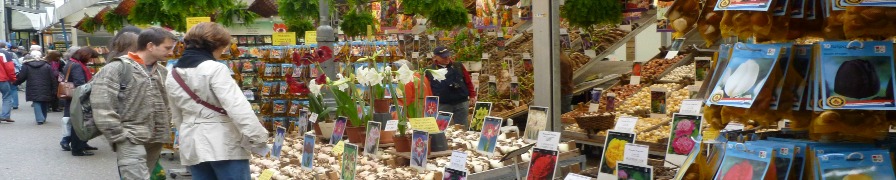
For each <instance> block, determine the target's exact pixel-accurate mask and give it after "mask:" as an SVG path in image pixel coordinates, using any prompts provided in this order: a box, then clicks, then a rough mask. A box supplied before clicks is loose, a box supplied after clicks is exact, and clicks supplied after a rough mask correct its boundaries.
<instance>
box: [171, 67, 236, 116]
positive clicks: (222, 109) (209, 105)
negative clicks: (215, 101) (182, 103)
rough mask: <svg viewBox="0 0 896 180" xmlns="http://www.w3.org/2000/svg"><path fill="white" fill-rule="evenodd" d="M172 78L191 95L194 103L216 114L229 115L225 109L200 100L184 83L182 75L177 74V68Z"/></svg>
mask: <svg viewBox="0 0 896 180" xmlns="http://www.w3.org/2000/svg"><path fill="white" fill-rule="evenodd" d="M171 76H172V77H174V81H177V84H178V85H180V88H181V89H183V90H184V91H185V92H187V95H190V98H191V99H193V101H196V103H199V104H201V105H202V106H205V107H206V108H209V109H211V110H214V111H215V112H218V113H221V114H224V115H227V110H224V108H221V107H218V106H215V105H212V104H209V103H208V102H206V101H203V100H202V99H200V98H199V96H197V95H196V93H195V92H193V90H191V89H190V87H188V86H187V83H184V79H183V78H181V77H180V73H178V72H177V68H174V69H172V71H171Z"/></svg>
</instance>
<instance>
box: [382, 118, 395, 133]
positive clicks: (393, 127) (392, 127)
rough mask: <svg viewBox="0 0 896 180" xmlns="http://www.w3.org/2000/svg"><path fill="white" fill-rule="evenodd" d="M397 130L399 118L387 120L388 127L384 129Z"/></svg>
mask: <svg viewBox="0 0 896 180" xmlns="http://www.w3.org/2000/svg"><path fill="white" fill-rule="evenodd" d="M396 130H398V120H389V121H386V128H385V130H383V131H396Z"/></svg>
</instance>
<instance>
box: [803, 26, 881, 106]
mask: <svg viewBox="0 0 896 180" xmlns="http://www.w3.org/2000/svg"><path fill="white" fill-rule="evenodd" d="M818 46H820V52H819V53H820V57H821V59H820V61H819V64H818V65H817V66H816V67H817V68H818V69H817V70H819V71H820V72H819V73H818V74H819V75H820V79H818V81H819V82H820V84H821V88H820V90H819V91H820V92H821V97H820V98H821V99H822V100H823V102H822V103H821V104H822V105H823V108H824V109H826V110H827V109H864V110H896V99H894V97H893V89H894V83H893V80H894V79H896V76H894V71H896V70H894V65H893V42H890V41H865V42H859V41H835V42H821V43H819V45H818Z"/></svg>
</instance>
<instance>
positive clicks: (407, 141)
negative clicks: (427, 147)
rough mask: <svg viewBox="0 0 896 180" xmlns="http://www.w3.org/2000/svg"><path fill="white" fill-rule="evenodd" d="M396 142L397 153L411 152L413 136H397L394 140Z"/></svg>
mask: <svg viewBox="0 0 896 180" xmlns="http://www.w3.org/2000/svg"><path fill="white" fill-rule="evenodd" d="M393 140H395V151H396V152H411V136H410V135H404V136H395V138H394V139H393Z"/></svg>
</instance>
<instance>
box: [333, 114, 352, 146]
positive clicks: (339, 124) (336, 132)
mask: <svg viewBox="0 0 896 180" xmlns="http://www.w3.org/2000/svg"><path fill="white" fill-rule="evenodd" d="M346 121H348V119H347V118H346V117H342V116H340V117H338V118H336V126H335V128H333V135H332V136H331V137H330V144H336V143H339V141H342V135H344V134H343V133H345V123H346Z"/></svg>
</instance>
